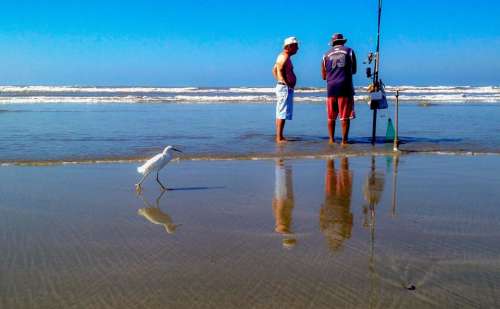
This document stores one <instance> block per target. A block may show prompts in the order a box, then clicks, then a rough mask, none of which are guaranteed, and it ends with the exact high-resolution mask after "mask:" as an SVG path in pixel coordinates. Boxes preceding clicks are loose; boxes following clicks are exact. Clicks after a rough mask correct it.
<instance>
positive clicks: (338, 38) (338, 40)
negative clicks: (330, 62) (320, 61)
mask: <svg viewBox="0 0 500 309" xmlns="http://www.w3.org/2000/svg"><path fill="white" fill-rule="evenodd" d="M345 42H347V39H344V36H343V35H342V33H335V34H334V35H332V41H331V43H330V45H332V46H333V45H337V44H344V43H345Z"/></svg>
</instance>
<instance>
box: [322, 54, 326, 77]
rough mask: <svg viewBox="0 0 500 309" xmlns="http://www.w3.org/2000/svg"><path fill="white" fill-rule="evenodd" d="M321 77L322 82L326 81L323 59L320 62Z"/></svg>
mask: <svg viewBox="0 0 500 309" xmlns="http://www.w3.org/2000/svg"><path fill="white" fill-rule="evenodd" d="M321 77H323V80H326V63H325V57H323V59H322V60H321Z"/></svg>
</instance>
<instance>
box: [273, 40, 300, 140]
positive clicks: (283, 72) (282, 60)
mask: <svg viewBox="0 0 500 309" xmlns="http://www.w3.org/2000/svg"><path fill="white" fill-rule="evenodd" d="M298 50H299V41H297V38H296V37H293V36H292V37H288V38H286V39H285V41H284V42H283V51H282V52H281V53H280V54H279V55H278V58H277V59H276V64H275V65H274V67H273V75H274V78H275V79H276V81H277V85H276V99H277V102H276V143H284V142H286V139H285V138H284V137H283V129H284V128H285V121H286V120H287V119H288V120H292V114H293V90H294V88H295V84H296V83H297V77H296V76H295V73H294V72H293V65H292V61H291V57H292V56H293V55H295V54H296V53H297V51H298Z"/></svg>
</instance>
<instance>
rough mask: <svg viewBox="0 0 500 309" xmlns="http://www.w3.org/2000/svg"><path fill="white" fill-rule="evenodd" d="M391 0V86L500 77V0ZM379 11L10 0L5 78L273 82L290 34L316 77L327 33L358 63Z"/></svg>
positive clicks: (275, 4)
mask: <svg viewBox="0 0 500 309" xmlns="http://www.w3.org/2000/svg"><path fill="white" fill-rule="evenodd" d="M383 5H384V7H383V9H384V11H383V15H382V41H381V57H382V61H381V63H382V67H381V77H382V79H384V80H385V82H386V84H392V85H395V84H399V85H401V84H413V85H500V52H499V51H500V18H498V16H500V1H496V0H490V1H487V0H476V1H449V0H443V1H430V0H420V1H417V0H409V1H397V0H384V3H383ZM376 14H377V1H376V0H363V1H361V0H351V1H331V0H330V1H317V0H309V1H291V0H289V1H282V0H272V1H271V0H267V1H264V0H262V1H260V0H254V1H215V0H206V1H192V0H183V1H167V0H164V1H159V0H158V1H138V0H137V1H126V0H122V1H70V0H66V1H19V0H18V1H8V0H4V1H2V9H1V10H0V29H1V30H0V84H4V85H6V84H8V85H29V84H37V85H152V86H270V85H272V84H273V79H272V76H271V67H272V65H273V63H274V60H275V58H276V55H277V54H278V53H279V51H280V50H281V44H282V40H283V39H284V38H285V37H287V36H289V35H295V36H297V37H298V38H299V40H300V42H301V44H300V50H299V53H298V54H297V55H296V56H295V57H294V59H293V60H294V64H295V70H296V72H297V75H298V80H299V81H298V83H299V84H298V86H319V85H322V84H323V83H322V80H321V78H320V67H319V63H320V59H321V56H322V54H323V53H324V52H325V51H326V50H327V49H328V45H327V44H328V41H329V38H330V36H331V34H332V33H334V32H342V33H344V35H345V36H346V37H347V38H348V39H349V41H348V45H349V46H351V47H353V48H354V49H355V51H356V52H357V55H358V59H359V62H360V63H361V61H362V60H363V59H364V58H365V56H366V54H367V53H368V52H369V51H370V50H373V49H374V48H375V40H376V18H377V15H376ZM360 69H361V70H360V74H358V76H357V77H356V79H355V83H356V84H357V85H364V84H366V83H367V80H366V78H364V76H363V71H364V66H363V65H361V66H360Z"/></svg>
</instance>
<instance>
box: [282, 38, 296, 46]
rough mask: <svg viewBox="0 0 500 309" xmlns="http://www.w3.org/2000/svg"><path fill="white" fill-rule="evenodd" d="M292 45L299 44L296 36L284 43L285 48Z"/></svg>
mask: <svg viewBox="0 0 500 309" xmlns="http://www.w3.org/2000/svg"><path fill="white" fill-rule="evenodd" d="M290 44H299V41H297V38H296V37H294V36H290V37H288V38H286V39H285V40H284V41H283V47H285V46H287V45H290Z"/></svg>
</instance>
